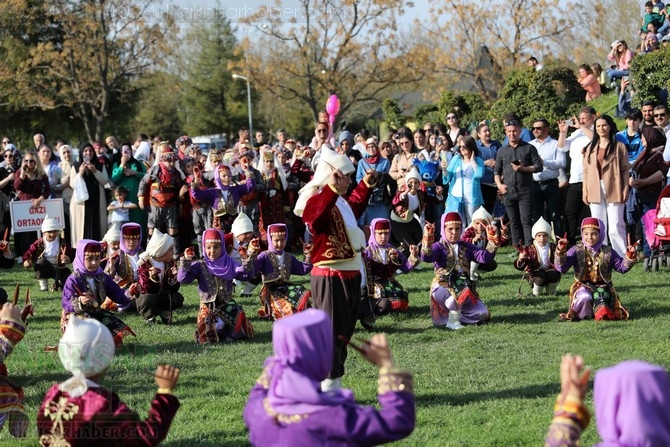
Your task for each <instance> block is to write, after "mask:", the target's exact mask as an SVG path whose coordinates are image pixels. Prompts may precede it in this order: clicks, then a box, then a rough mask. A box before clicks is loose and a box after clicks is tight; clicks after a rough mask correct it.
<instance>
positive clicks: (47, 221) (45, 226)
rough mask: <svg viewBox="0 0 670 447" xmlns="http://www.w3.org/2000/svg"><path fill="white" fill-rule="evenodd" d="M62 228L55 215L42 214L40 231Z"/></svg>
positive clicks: (59, 229)
mask: <svg viewBox="0 0 670 447" xmlns="http://www.w3.org/2000/svg"><path fill="white" fill-rule="evenodd" d="M62 229H63V227H62V226H60V224H59V223H58V221H57V220H56V218H55V217H49V215H48V214H47V215H46V216H44V220H43V221H42V233H45V232H47V231H61V230H62Z"/></svg>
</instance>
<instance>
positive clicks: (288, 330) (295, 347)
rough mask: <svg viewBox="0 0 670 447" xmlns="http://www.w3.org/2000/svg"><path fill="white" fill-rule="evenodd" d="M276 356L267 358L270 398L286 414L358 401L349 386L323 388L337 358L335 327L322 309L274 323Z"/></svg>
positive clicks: (277, 410)
mask: <svg viewBox="0 0 670 447" xmlns="http://www.w3.org/2000/svg"><path fill="white" fill-rule="evenodd" d="M272 346H273V348H274V356H272V357H269V358H268V359H267V360H266V361H265V371H266V373H267V375H268V376H269V378H270V386H269V388H268V393H267V399H268V403H269V404H270V406H271V407H272V409H273V410H274V411H276V412H278V413H282V414H289V415H290V414H305V413H313V412H316V411H319V410H323V409H324V407H328V406H331V405H346V404H351V405H355V402H354V398H353V394H352V392H351V391H349V390H339V391H333V392H329V393H323V392H321V386H320V384H321V381H322V380H323V379H325V378H326V377H328V373H329V372H330V367H331V363H332V359H333V355H332V350H333V328H332V323H331V321H330V317H329V316H328V314H326V313H325V312H324V311H322V310H317V309H307V310H305V311H303V312H299V313H297V314H294V315H292V316H290V317H286V318H282V319H280V320H277V321H276V322H275V323H274V327H273V329H272Z"/></svg>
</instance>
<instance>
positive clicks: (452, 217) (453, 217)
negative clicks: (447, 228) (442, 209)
mask: <svg viewBox="0 0 670 447" xmlns="http://www.w3.org/2000/svg"><path fill="white" fill-rule="evenodd" d="M448 223H463V221H462V220H461V215H460V214H458V213H457V212H455V211H452V212H450V213H447V215H446V216H445V218H444V224H445V225H446V224H448Z"/></svg>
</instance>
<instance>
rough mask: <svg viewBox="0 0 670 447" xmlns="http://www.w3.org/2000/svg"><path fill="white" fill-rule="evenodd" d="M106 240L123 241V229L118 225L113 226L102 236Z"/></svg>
mask: <svg viewBox="0 0 670 447" xmlns="http://www.w3.org/2000/svg"><path fill="white" fill-rule="evenodd" d="M102 240H103V241H105V242H119V241H121V230H120V229H119V228H118V227H117V226H113V227H111V228H110V229H109V230H107V233H105V237H103V238H102Z"/></svg>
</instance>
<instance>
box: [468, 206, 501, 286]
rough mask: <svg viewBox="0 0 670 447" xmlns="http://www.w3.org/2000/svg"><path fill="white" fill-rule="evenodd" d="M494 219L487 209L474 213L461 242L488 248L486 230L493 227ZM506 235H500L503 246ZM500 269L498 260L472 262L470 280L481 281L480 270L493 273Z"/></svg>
mask: <svg viewBox="0 0 670 447" xmlns="http://www.w3.org/2000/svg"><path fill="white" fill-rule="evenodd" d="M492 220H493V217H492V216H491V215H490V214H489V212H488V211H486V208H484V207H483V206H480V207H479V208H478V209H477V211H475V212H474V213H472V223H470V225H468V227H467V228H466V229H465V230H464V231H463V235H462V236H461V240H462V241H465V242H469V243H471V244H472V245H474V246H475V247H477V248H484V249H485V248H486V246H487V245H488V239H487V232H486V228H487V227H488V226H489V225H491V222H492ZM503 240H504V235H503V234H502V233H501V234H500V245H502V244H503ZM496 268H498V263H497V262H496V260H495V259H494V260H492V261H491V262H490V263H488V264H480V263H479V262H476V261H472V262H470V278H471V279H472V280H473V281H478V280H480V279H481V275H480V274H479V270H481V271H483V272H492V271H494V270H495V269H496Z"/></svg>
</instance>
